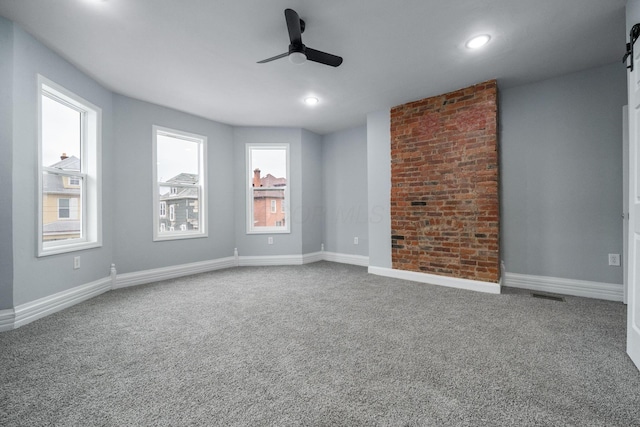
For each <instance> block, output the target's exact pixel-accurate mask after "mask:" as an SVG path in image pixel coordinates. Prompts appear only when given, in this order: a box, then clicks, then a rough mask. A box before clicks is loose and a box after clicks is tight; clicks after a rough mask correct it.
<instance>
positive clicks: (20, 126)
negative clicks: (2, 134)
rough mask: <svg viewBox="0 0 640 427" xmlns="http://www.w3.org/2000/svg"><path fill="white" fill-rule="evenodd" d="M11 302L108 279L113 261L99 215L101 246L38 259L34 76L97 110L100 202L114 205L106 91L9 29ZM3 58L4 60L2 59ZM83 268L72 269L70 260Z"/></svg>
mask: <svg viewBox="0 0 640 427" xmlns="http://www.w3.org/2000/svg"><path fill="white" fill-rule="evenodd" d="M13 28H14V31H13V39H14V57H13V59H14V64H13V65H14V70H13V101H14V102H13V178H14V180H13V200H12V207H13V280H14V289H13V300H14V301H13V302H14V305H20V304H23V303H26V302H29V301H33V300H35V299H38V298H41V297H44V296H48V295H51V294H54V293H56V292H61V291H64V290H67V289H71V288H73V287H76V286H79V285H82V284H86V283H90V282H92V281H94V280H97V279H101V278H104V277H107V276H108V275H109V267H110V265H111V262H112V253H113V252H112V250H113V239H112V235H113V221H112V218H111V216H110V215H108V214H104V215H103V219H102V226H103V245H102V247H101V248H96V249H89V250H84V251H78V252H71V253H66V254H61V255H50V256H46V257H41V258H37V257H36V254H37V245H36V242H37V230H36V227H35V225H36V224H37V212H38V202H37V194H38V181H37V180H38V173H37V170H38V164H37V159H38V113H37V112H38V109H37V101H38V96H39V94H38V87H37V78H36V75H37V74H38V73H39V74H42V75H43V76H44V77H46V78H48V79H50V80H52V81H54V82H56V83H58V84H60V85H62V86H64V87H65V88H67V89H68V90H70V91H72V92H74V93H76V94H77V95H79V96H81V97H83V98H84V99H86V100H87V101H89V102H91V103H93V104H95V105H97V106H98V107H100V108H101V109H102V131H103V133H102V178H103V183H102V184H103V185H102V191H103V193H102V197H103V198H102V202H103V206H105V207H109V206H112V205H113V203H114V200H113V195H114V187H113V164H114V157H113V153H114V150H113V132H112V129H113V110H112V95H111V92H109V91H108V90H106V89H104V88H103V87H101V86H100V85H99V84H97V83H96V82H95V81H93V80H92V79H90V78H89V77H87V76H86V75H85V74H83V73H82V72H80V71H79V70H78V69H77V68H75V67H74V66H72V65H71V64H69V63H68V62H67V61H65V60H63V59H62V58H60V57H59V56H58V55H56V54H55V53H53V52H52V51H51V50H49V49H48V48H46V47H44V46H43V45H42V44H41V43H40V42H38V41H36V40H35V39H34V38H33V37H31V36H30V35H29V34H27V33H26V32H25V31H23V30H22V29H21V28H19V27H18V26H17V25H14V26H13ZM3 59H4V58H3ZM78 255H80V256H81V265H82V267H81V268H80V269H79V270H73V257H74V256H78Z"/></svg>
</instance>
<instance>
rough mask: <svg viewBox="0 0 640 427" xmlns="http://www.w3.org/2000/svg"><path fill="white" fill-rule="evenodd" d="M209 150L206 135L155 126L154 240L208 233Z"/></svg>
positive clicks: (198, 235) (197, 235)
mask: <svg viewBox="0 0 640 427" xmlns="http://www.w3.org/2000/svg"><path fill="white" fill-rule="evenodd" d="M206 153H207V138H206V137H205V136H202V135H196V134H192V133H187V132H183V131H178V130H173V129H168V128H163V127H160V126H153V175H154V176H153V180H154V182H155V191H154V194H153V199H154V204H153V205H154V212H153V221H154V224H155V225H154V227H153V239H154V240H169V239H185V238H192V237H205V236H207V224H206V220H207V217H206V215H205V211H204V207H205V206H206V203H205V196H206V187H205V183H206V182H207V179H206V176H207V175H206V174H207V169H206V166H207V163H206V161H205V159H206ZM167 207H168V208H169V209H168V210H169V212H167ZM201 207H202V209H201Z"/></svg>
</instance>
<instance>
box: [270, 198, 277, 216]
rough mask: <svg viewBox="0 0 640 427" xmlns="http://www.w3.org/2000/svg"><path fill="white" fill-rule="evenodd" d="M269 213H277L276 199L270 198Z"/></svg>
mask: <svg viewBox="0 0 640 427" xmlns="http://www.w3.org/2000/svg"><path fill="white" fill-rule="evenodd" d="M271 213H278V202H277V201H276V199H272V200H271Z"/></svg>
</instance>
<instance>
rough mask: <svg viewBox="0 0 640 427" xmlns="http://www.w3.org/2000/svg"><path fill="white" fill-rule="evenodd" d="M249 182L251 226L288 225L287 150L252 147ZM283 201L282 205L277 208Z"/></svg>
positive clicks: (281, 226)
mask: <svg viewBox="0 0 640 427" xmlns="http://www.w3.org/2000/svg"><path fill="white" fill-rule="evenodd" d="M249 155H250V161H249V164H250V170H249V171H247V172H248V173H249V183H250V191H251V197H252V218H251V225H250V226H251V228H252V229H253V230H256V229H259V228H260V227H276V228H283V229H286V228H287V226H288V224H287V219H286V212H285V209H284V206H285V204H286V202H285V197H286V194H287V191H286V189H287V150H286V148H279V147H278V148H275V147H267V148H260V147H251V149H250V150H249ZM278 205H280V209H278Z"/></svg>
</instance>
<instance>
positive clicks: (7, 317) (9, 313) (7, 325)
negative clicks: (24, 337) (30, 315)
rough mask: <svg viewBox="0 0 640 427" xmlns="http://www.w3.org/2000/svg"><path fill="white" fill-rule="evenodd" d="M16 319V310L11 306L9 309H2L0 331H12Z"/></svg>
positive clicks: (0, 312)
mask: <svg viewBox="0 0 640 427" xmlns="http://www.w3.org/2000/svg"><path fill="white" fill-rule="evenodd" d="M15 320H16V312H15V311H14V310H13V309H12V308H11V309H7V310H0V332H4V331H10V330H11V329H14V326H13V325H14V323H15Z"/></svg>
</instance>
